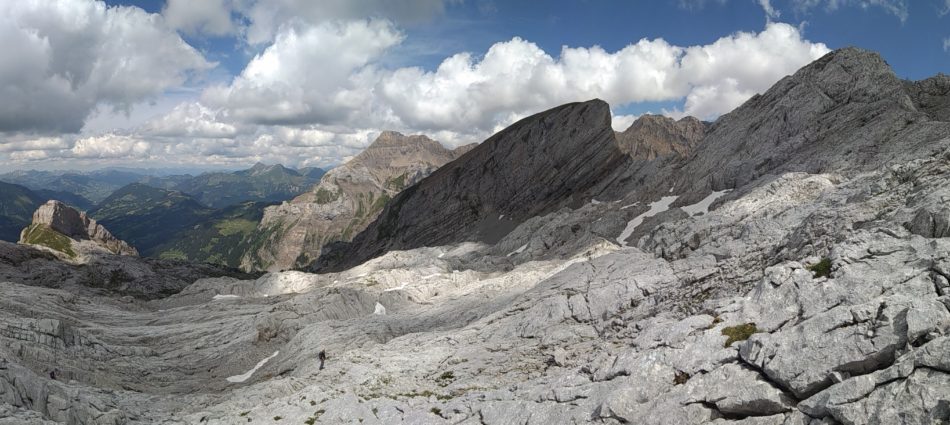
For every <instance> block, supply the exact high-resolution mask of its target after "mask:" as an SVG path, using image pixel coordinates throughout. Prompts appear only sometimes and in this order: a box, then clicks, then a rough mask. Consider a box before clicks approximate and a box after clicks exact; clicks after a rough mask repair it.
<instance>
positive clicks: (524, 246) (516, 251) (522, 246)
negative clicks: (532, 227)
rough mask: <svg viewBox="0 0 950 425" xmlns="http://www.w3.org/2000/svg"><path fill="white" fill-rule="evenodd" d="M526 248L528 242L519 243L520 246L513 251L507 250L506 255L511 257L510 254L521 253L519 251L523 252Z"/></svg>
mask: <svg viewBox="0 0 950 425" xmlns="http://www.w3.org/2000/svg"><path fill="white" fill-rule="evenodd" d="M527 248H528V244H524V245H521V247H520V248H518V249H516V250H514V251H511V252H509V253H508V256H509V257H511V256H512V255H518V254H521V253H522V252H524V250H525V249H527Z"/></svg>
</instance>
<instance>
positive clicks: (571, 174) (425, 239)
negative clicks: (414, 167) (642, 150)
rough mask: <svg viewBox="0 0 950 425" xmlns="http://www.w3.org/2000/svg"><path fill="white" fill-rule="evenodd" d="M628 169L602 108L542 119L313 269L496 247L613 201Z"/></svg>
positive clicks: (511, 131)
mask: <svg viewBox="0 0 950 425" xmlns="http://www.w3.org/2000/svg"><path fill="white" fill-rule="evenodd" d="M630 165H631V159H630V158H629V157H628V156H627V155H625V154H623V152H621V151H620V149H619V148H618V145H617V142H616V138H615V136H614V131H613V129H612V128H611V127H610V108H609V106H608V105H607V103H605V102H603V101H601V100H592V101H588V102H584V103H571V104H567V105H564V106H560V107H557V108H554V109H551V110H548V111H545V112H541V113H539V114H536V115H533V116H531V117H528V118H525V119H523V120H521V121H519V122H517V123H515V124H513V125H512V126H510V127H508V128H507V129H505V130H503V131H501V132H499V133H497V134H495V135H494V136H492V137H491V138H489V139H488V140H486V141H485V142H483V143H481V144H480V145H479V146H478V147H476V148H474V149H472V150H471V151H470V152H468V153H466V154H465V155H463V156H462V157H461V158H459V159H457V160H455V161H453V162H450V163H449V164H446V165H445V166H443V167H442V168H440V169H438V170H437V171H436V172H434V173H432V175H430V176H429V177H427V178H425V179H423V180H422V181H420V182H419V183H418V184H416V185H414V186H410V187H409V188H407V189H406V190H404V191H403V192H402V193H400V194H399V195H398V196H396V197H395V198H394V199H393V200H392V201H391V202H390V203H389V204H388V205H387V206H386V208H385V209H384V210H383V211H382V213H381V214H380V216H379V218H377V219H376V221H374V222H373V223H372V224H371V225H370V226H369V227H368V228H367V229H366V230H365V231H364V232H362V233H360V234H359V235H358V236H357V237H356V238H355V239H354V240H353V242H352V243H351V244H348V245H341V244H337V245H335V246H334V249H331V250H329V252H327V253H326V254H325V255H324V257H323V258H322V261H319V262H318V264H317V265H316V268H318V269H323V270H331V269H338V268H340V267H346V266H351V265H355V264H359V263H360V262H362V261H365V260H367V259H369V258H373V257H375V256H378V255H380V254H382V253H384V252H386V251H389V250H394V249H409V248H416V247H420V246H431V245H440V244H448V243H453V242H460V241H466V240H477V241H483V242H495V241H497V240H499V239H500V238H501V237H503V236H504V235H506V234H507V233H508V232H510V231H511V230H512V229H513V228H514V227H515V226H516V225H517V224H519V223H521V222H523V221H524V220H527V219H529V218H531V217H534V216H536V215H540V214H545V213H548V212H551V211H554V210H557V209H559V208H561V207H565V206H573V207H576V206H578V205H581V204H583V203H585V202H589V201H590V200H591V199H593V198H595V197H598V196H601V197H607V198H609V197H612V196H613V195H614V192H609V193H608V190H607V188H611V189H615V188H618V187H620V186H622V185H621V184H619V181H620V180H621V179H622V176H623V175H624V173H625V172H627V171H628V170H629V168H630ZM601 200H604V199H601ZM343 246H345V248H344V251H343V252H340V251H339V250H340V249H341V247H343ZM332 251H336V252H332Z"/></svg>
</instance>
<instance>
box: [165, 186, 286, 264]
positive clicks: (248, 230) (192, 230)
mask: <svg viewBox="0 0 950 425" xmlns="http://www.w3.org/2000/svg"><path fill="white" fill-rule="evenodd" d="M271 205H273V204H269V203H264V202H244V203H241V204H238V205H232V206H230V207H226V208H223V209H220V210H216V211H214V212H213V213H211V214H210V215H208V216H207V217H205V218H203V219H202V220H201V221H198V222H197V223H195V224H194V225H193V226H191V227H188V228H185V229H183V230H181V231H179V232H178V233H176V234H173V235H171V236H170V237H169V238H168V240H166V241H165V242H162V243H161V244H160V245H158V246H157V247H155V248H154V249H153V250H152V252H153V253H154V255H155V256H157V257H159V258H164V259H172V260H182V261H191V262H200V263H212V264H220V265H224V266H228V267H234V268H237V267H239V266H240V265H241V259H242V258H243V257H244V254H246V253H247V252H248V250H249V249H250V247H251V246H250V243H251V241H252V240H253V236H254V234H255V232H256V231H257V225H258V223H260V222H261V218H262V217H263V216H264V208H266V207H268V206H271Z"/></svg>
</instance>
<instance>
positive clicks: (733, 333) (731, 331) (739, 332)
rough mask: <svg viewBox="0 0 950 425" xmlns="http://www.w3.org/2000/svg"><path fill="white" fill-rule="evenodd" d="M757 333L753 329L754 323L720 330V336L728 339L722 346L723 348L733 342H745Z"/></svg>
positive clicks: (756, 329)
mask: <svg viewBox="0 0 950 425" xmlns="http://www.w3.org/2000/svg"><path fill="white" fill-rule="evenodd" d="M758 331H759V329H758V328H756V327H755V323H746V324H744V325H737V326H729V327H725V328H723V329H722V334H723V335H725V336H727V337H729V338H728V339H726V343H725V344H723V347H729V346H731V345H732V343H734V342H739V341H745V340H747V339H749V337H750V336H752V334H754V333H756V332H758Z"/></svg>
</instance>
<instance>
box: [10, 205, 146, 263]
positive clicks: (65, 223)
mask: <svg viewBox="0 0 950 425" xmlns="http://www.w3.org/2000/svg"><path fill="white" fill-rule="evenodd" d="M19 243H21V244H26V245H38V246H44V247H46V248H49V249H52V250H54V251H58V252H60V253H63V254H66V255H67V256H69V257H76V256H77V255H79V254H80V251H82V250H84V249H91V250H104V251H106V252H109V253H112V254H117V255H132V256H137V255H138V252H137V251H136V250H135V248H133V247H131V246H129V245H128V244H127V243H125V242H124V241H122V240H119V239H118V238H116V237H115V236H112V233H109V231H108V230H106V228H105V227H103V226H102V225H100V224H98V223H96V220H93V219H91V218H89V217H88V216H86V213H85V212H79V211H76V210H75V209H73V208H72V207H70V206H68V205H66V204H64V203H62V202H59V201H55V200H53V201H49V202H47V203H45V204H43V205H41V206H40V207H39V208H38V209H37V210H36V211H35V212H34V213H33V222H32V223H31V224H30V225H29V226H28V227H27V228H25V229H23V232H22V233H21V234H20V241H19Z"/></svg>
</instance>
